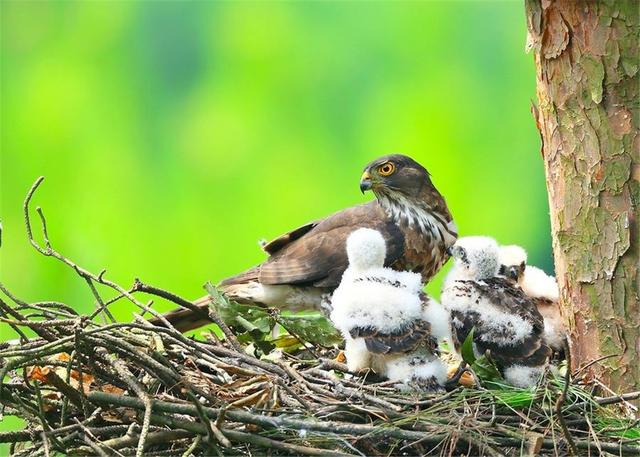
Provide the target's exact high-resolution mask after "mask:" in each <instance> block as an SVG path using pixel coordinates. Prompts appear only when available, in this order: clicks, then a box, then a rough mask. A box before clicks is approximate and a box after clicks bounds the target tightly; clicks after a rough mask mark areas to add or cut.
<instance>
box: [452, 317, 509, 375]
mask: <svg viewBox="0 0 640 457" xmlns="http://www.w3.org/2000/svg"><path fill="white" fill-rule="evenodd" d="M474 334H475V327H474V328H472V329H471V331H470V332H469V334H468V335H467V337H466V338H465V340H464V341H463V343H462V346H461V348H460V352H461V353H462V359H463V360H464V361H465V362H467V363H468V364H469V366H470V367H471V369H472V370H473V372H474V373H475V374H476V376H478V378H480V380H481V381H494V382H499V381H501V380H502V375H501V374H500V372H499V371H498V369H497V368H496V365H495V364H494V363H493V361H492V360H491V358H490V357H489V356H487V354H483V355H481V356H480V357H476V355H475V352H474V350H473V339H474Z"/></svg>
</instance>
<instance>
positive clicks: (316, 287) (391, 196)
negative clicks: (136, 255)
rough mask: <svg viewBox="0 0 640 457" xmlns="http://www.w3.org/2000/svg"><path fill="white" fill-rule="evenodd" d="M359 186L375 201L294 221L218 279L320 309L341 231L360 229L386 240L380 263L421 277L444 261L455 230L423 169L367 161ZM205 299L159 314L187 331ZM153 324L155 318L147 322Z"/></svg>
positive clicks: (196, 322)
mask: <svg viewBox="0 0 640 457" xmlns="http://www.w3.org/2000/svg"><path fill="white" fill-rule="evenodd" d="M360 190H361V191H362V192H363V193H364V192H365V191H368V190H371V191H373V193H374V194H375V196H376V200H375V201H372V202H369V203H366V204H362V205H358V206H353V207H350V208H347V209H344V210H342V211H339V212H337V213H335V214H333V215H331V216H329V217H326V218H325V219H320V220H317V221H314V222H310V223H308V224H305V225H303V226H302V227H298V228H296V229H295V230H292V231H290V232H288V233H286V234H284V235H282V236H280V237H279V238H276V239H275V240H274V241H272V242H270V243H268V244H266V245H265V246H264V250H265V251H266V252H267V254H269V258H268V259H267V260H266V261H264V262H263V263H261V264H260V265H257V266H255V267H253V268H250V269H249V270H247V271H244V272H242V273H240V274H238V275H236V276H233V277H231V278H228V279H225V280H224V281H222V282H221V283H220V286H221V287H222V289H223V291H224V293H225V294H226V295H227V296H228V297H229V298H231V299H232V300H236V301H238V302H243V303H257V304H263V305H267V306H277V307H282V308H286V309H310V308H311V309H313V308H316V309H321V308H322V305H323V303H326V299H327V298H328V297H329V296H330V294H331V293H332V292H333V290H335V288H336V287H338V284H339V283H340V279H341V278H342V274H343V273H344V271H345V270H346V268H347V265H348V260H347V253H346V249H345V243H346V240H347V237H348V236H349V234H350V233H351V232H353V231H354V230H357V229H359V228H363V227H365V228H371V229H374V230H377V231H379V232H380V233H381V234H382V236H383V238H384V240H385V243H386V248H387V253H386V258H385V262H384V264H385V266H388V267H390V268H393V269H395V270H410V271H413V272H416V273H419V274H420V275H421V277H422V281H424V282H427V281H428V280H429V279H431V278H432V277H433V276H434V275H435V274H436V273H437V272H438V270H440V268H441V267H442V265H443V264H444V263H445V262H446V261H447V260H448V258H449V254H448V253H447V250H448V248H449V247H450V246H452V245H453V244H454V243H455V241H456V239H457V236H458V234H457V228H456V225H455V223H454V222H453V219H452V217H451V213H450V212H449V209H448V208H447V204H446V203H445V200H444V198H443V197H442V195H440V193H439V192H438V191H437V190H436V188H435V187H434V185H433V183H432V182H431V178H430V176H429V173H428V172H427V170H426V169H425V168H424V167H423V166H422V165H420V164H419V163H417V162H416V161H415V160H413V159H411V158H410V157H407V156H405V155H400V154H393V155H388V156H384V157H381V158H379V159H377V160H374V161H372V162H371V163H369V164H368V165H367V166H366V167H365V169H364V172H363V174H362V177H361V179H360ZM207 302H208V297H204V298H203V299H200V300H198V301H197V302H196V304H198V306H199V307H201V309H203V312H202V313H201V314H197V313H194V312H193V311H191V310H187V309H180V310H176V311H173V312H171V313H169V314H167V315H166V316H165V317H166V318H167V319H168V320H169V321H170V322H171V323H172V324H173V325H174V326H175V327H176V328H177V329H179V330H181V331H186V330H190V329H194V328H197V327H199V326H202V325H204V324H206V323H208V322H209V320H208V318H207V313H206V309H207ZM152 322H154V323H156V324H157V323H158V322H157V321H155V320H154V321H152Z"/></svg>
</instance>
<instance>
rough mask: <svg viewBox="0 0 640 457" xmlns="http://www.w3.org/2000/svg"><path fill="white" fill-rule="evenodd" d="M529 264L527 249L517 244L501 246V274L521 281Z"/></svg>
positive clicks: (514, 280) (511, 279)
mask: <svg viewBox="0 0 640 457" xmlns="http://www.w3.org/2000/svg"><path fill="white" fill-rule="evenodd" d="M526 266H527V251H525V250H524V249H522V248H521V247H520V246H517V245H515V244H512V245H509V246H500V272H499V273H500V275H501V276H504V277H505V278H507V279H509V280H510V281H513V282H517V283H520V282H521V280H522V276H523V275H524V269H525V267H526Z"/></svg>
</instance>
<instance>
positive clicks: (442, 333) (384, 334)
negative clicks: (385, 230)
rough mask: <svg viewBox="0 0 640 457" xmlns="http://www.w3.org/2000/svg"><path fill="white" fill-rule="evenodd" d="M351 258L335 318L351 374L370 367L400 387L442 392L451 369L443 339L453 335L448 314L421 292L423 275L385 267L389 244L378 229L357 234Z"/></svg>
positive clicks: (337, 294)
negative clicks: (441, 356)
mask: <svg viewBox="0 0 640 457" xmlns="http://www.w3.org/2000/svg"><path fill="white" fill-rule="evenodd" d="M347 255H348V258H349V267H348V268H347V270H346V271H345V273H344V275H343V277H342V281H341V283H340V285H339V286H338V288H337V289H336V290H335V292H334V293H333V296H332V298H331V304H332V307H333V310H332V312H331V320H332V321H333V323H334V325H335V326H336V328H338V329H339V330H340V331H341V332H342V334H343V336H344V338H345V356H346V358H347V366H348V367H349V370H350V371H359V370H362V369H366V368H371V369H373V370H374V371H375V372H377V373H379V374H381V375H383V376H386V377H387V378H388V379H389V380H392V381H397V382H398V383H401V384H405V385H409V386H415V387H419V388H421V389H425V390H439V389H441V388H442V386H443V385H444V382H445V381H446V367H445V364H444V363H443V362H442V361H441V360H440V359H439V357H438V355H439V352H438V340H439V339H444V338H446V337H448V336H449V334H450V331H449V317H448V314H447V312H446V311H445V310H444V309H443V308H442V306H440V304H439V303H437V302H436V301H435V300H431V299H430V298H429V297H427V296H426V294H424V293H423V292H422V278H421V277H420V275H419V274H416V273H412V272H406V271H394V270H392V269H390V268H385V267H383V265H384V259H385V255H386V246H385V241H384V239H383V237H382V235H381V234H380V233H379V232H378V231H376V230H371V229H366V228H363V229H359V230H356V231H354V232H353V233H352V234H351V235H350V236H349V238H348V239H347Z"/></svg>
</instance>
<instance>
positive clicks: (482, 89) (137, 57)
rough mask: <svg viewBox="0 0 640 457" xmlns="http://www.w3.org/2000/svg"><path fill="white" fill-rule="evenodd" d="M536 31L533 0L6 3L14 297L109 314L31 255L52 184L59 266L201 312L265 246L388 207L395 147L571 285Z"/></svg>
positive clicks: (7, 193) (7, 175) (5, 115)
mask: <svg viewBox="0 0 640 457" xmlns="http://www.w3.org/2000/svg"><path fill="white" fill-rule="evenodd" d="M525 36H526V27H525V18H524V8H523V5H522V4H521V2H520V1H516V2H488V3H481V2H441V3H440V2H424V3H420V2H400V3H395V2H394V3H385V2H370V3H368V2H365V3H361V2H332V3H324V2H305V3H296V2H273V3H263V2H260V3H253V2H224V3H208V2H191V3H174V2H162V3H160V2H109V3H106V2H100V3H95V2H81V3H67V2H65V3H62V2H29V1H26V2H24V1H23V2H13V1H12V2H2V62H1V63H2V69H1V71H2V103H1V107H2V124H1V127H2V162H1V166H2V175H1V178H2V183H1V192H2V208H1V211H0V217H1V218H2V222H3V225H4V237H3V238H4V240H3V246H2V249H1V250H0V255H1V256H2V257H1V269H2V270H1V279H2V282H4V283H5V284H6V285H7V286H8V287H9V288H10V289H11V290H13V291H14V292H15V293H16V294H17V295H18V296H20V297H22V298H24V299H26V300H40V299H45V298H46V299H56V300H61V301H64V302H68V303H70V304H72V305H73V306H75V307H77V308H78V309H81V308H89V307H92V306H93V304H92V300H91V298H90V293H89V291H88V290H87V287H86V285H84V284H83V282H82V281H80V280H79V279H78V278H77V277H76V276H75V275H74V274H73V272H72V271H70V270H69V269H68V268H66V267H63V266H61V265H60V264H59V263H57V262H56V261H55V260H52V259H49V258H45V257H43V256H41V255H39V254H37V253H36V252H35V251H34V250H33V249H32V248H31V247H30V246H29V245H28V243H27V240H26V236H25V231H24V224H23V220H22V213H21V205H22V201H23V199H24V196H25V193H26V191H27V189H28V188H29V186H30V185H31V184H32V182H33V181H34V180H35V178H36V177H37V176H39V175H45V176H46V180H45V182H44V184H43V186H42V187H41V189H40V191H39V193H38V194H37V195H36V198H35V202H34V203H35V204H37V205H41V206H42V207H43V208H44V210H45V214H46V216H47V218H48V221H49V229H50V237H51V239H52V241H53V243H54V246H55V247H57V248H58V249H59V250H60V251H61V252H63V253H64V254H66V255H68V256H69V257H71V258H72V259H74V260H76V261H77V262H78V263H79V264H81V265H83V266H85V267H86V268H88V269H90V270H92V271H96V272H97V271H99V270H100V269H102V268H107V269H108V274H107V276H108V277H109V278H112V279H114V280H116V281H118V282H120V283H122V284H123V285H125V286H128V285H130V284H131V283H132V280H133V278H134V277H135V276H140V277H141V278H142V279H143V280H145V281H146V282H149V283H152V284H156V285H159V286H162V287H165V288H168V289H170V290H173V291H175V292H176V293H179V294H181V295H184V296H186V297H192V298H195V297H197V296H199V295H201V294H202V293H203V291H202V289H201V286H202V284H203V283H204V282H205V281H206V280H212V281H218V280H219V279H221V278H224V277H225V276H228V275H231V274H234V273H236V272H238V271H240V270H242V269H244V268H246V267H249V266H251V265H253V264H255V263H257V262H259V261H261V260H262V259H263V258H264V255H263V253H262V252H261V250H260V249H259V247H258V244H257V241H258V240H259V239H261V238H266V239H270V238H273V237H275V236H277V235H279V234H280V233H282V232H284V231H287V230H288V229H291V228H293V227H295V226H297V225H299V224H302V223H304V222H306V221H309V220H311V219H314V218H318V217H321V216H324V215H327V214H329V213H331V212H334V211H336V210H339V209H341V208H343V207H346V206H348V205H353V204H357V203H361V202H363V201H365V200H366V199H369V198H371V196H370V195H367V196H365V197H363V196H362V195H361V194H360V192H359V191H358V180H359V177H360V174H361V170H362V167H363V166H364V164H366V163H367V162H368V161H369V160H371V159H374V158H376V157H377V156H380V155H383V154H387V153H391V152H402V153H405V154H409V155H411V156H413V157H414V158H416V159H417V160H418V161H420V162H421V163H422V164H424V165H425V166H426V167H427V168H428V169H429V171H430V172H431V173H432V175H433V179H434V182H435V184H436V186H437V187H438V188H439V189H440V191H441V192H442V193H443V194H444V195H445V197H446V199H447V201H448V203H449V207H450V208H451V211H452V212H453V214H454V217H455V219H456V221H457V223H458V226H459V228H460V233H461V234H462V235H471V234H489V235H492V236H495V237H496V238H497V239H498V240H499V241H500V242H504V243H519V244H522V245H524V246H526V247H527V249H528V250H529V254H530V259H531V261H532V263H535V264H538V265H540V266H542V267H544V268H545V269H546V270H547V271H551V270H552V259H551V252H550V236H549V221H548V216H547V198H546V192H545V185H544V176H543V169H542V161H541V158H540V152H539V137H538V133H537V132H536V129H535V126H534V122H533V119H532V116H531V114H530V108H529V106H530V100H531V99H533V98H535V73H534V67H533V62H532V57H531V56H528V55H526V54H525V53H524V43H525ZM438 287H439V281H435V282H434V283H433V284H432V285H431V286H430V290H431V291H432V292H436V293H437V290H438ZM159 306H160V305H159ZM166 307H169V305H166ZM117 311H118V313H119V317H120V318H122V319H128V318H130V309H129V310H127V309H124V307H123V308H120V309H118V310H117Z"/></svg>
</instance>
